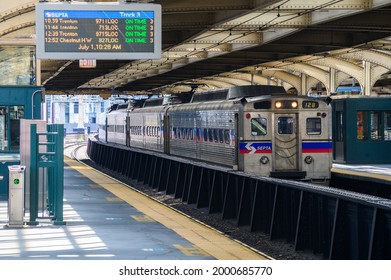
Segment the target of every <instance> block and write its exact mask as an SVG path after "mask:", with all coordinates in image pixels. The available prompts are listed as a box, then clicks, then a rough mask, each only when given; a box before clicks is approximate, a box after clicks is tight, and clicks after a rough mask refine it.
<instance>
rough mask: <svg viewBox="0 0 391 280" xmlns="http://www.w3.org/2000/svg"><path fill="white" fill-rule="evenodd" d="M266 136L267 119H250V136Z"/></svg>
mask: <svg viewBox="0 0 391 280" xmlns="http://www.w3.org/2000/svg"><path fill="white" fill-rule="evenodd" d="M266 134H267V119H266V118H254V119H251V135H252V136H261V135H266Z"/></svg>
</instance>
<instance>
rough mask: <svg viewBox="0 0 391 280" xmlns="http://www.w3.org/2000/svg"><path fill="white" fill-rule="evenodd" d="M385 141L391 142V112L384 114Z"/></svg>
mask: <svg viewBox="0 0 391 280" xmlns="http://www.w3.org/2000/svg"><path fill="white" fill-rule="evenodd" d="M384 141H391V112H384Z"/></svg>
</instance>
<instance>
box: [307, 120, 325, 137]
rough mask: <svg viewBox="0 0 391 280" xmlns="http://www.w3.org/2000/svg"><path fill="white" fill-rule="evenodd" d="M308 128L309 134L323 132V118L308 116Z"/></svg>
mask: <svg viewBox="0 0 391 280" xmlns="http://www.w3.org/2000/svg"><path fill="white" fill-rule="evenodd" d="M306 130H307V134H308V135H320V134H322V120H321V118H308V119H307V128H306Z"/></svg>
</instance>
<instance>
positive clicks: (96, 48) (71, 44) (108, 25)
mask: <svg viewBox="0 0 391 280" xmlns="http://www.w3.org/2000/svg"><path fill="white" fill-rule="evenodd" d="M154 41H155V30H154V12H153V11H94V10H92V11H86V10H70V11H67V10H65V11H64V10H44V48H45V52H100V53H102V52H108V53H113V52H114V53H116V52H132V53H134V52H135V53H137V52H142V53H149V52H151V53H153V52H154Z"/></svg>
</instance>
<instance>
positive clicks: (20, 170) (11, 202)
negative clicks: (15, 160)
mask: <svg viewBox="0 0 391 280" xmlns="http://www.w3.org/2000/svg"><path fill="white" fill-rule="evenodd" d="M25 170H26V167H25V166H23V165H10V166H8V171H9V176H8V178H9V181H8V194H9V195H8V219H9V221H8V226H9V227H22V226H23V224H24V219H23V218H24V176H25V175H24V174H25Z"/></svg>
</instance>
